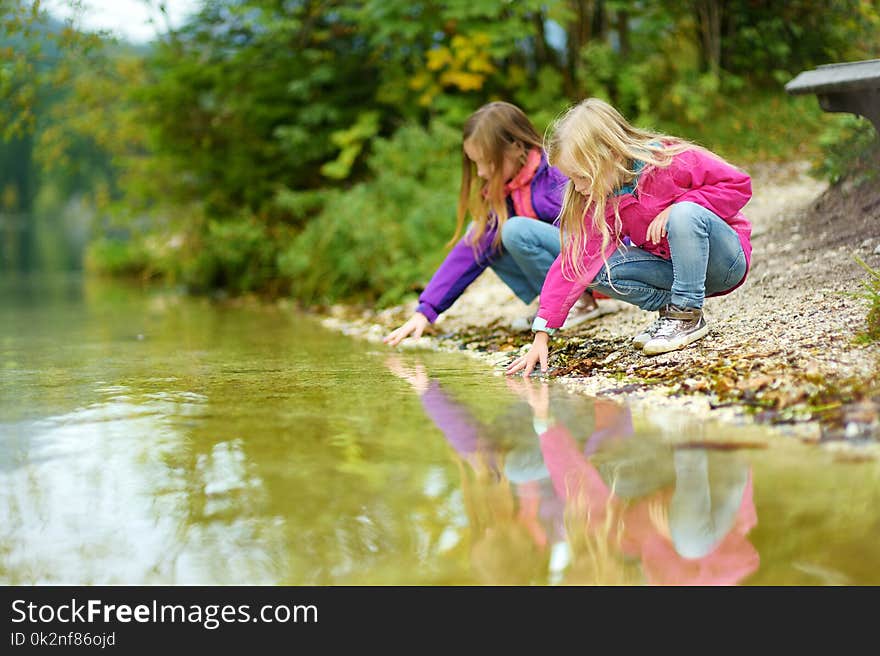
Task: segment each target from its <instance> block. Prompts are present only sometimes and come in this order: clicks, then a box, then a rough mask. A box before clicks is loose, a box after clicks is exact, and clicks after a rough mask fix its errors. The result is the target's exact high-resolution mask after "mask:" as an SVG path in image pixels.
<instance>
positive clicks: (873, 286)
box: [856, 257, 880, 342]
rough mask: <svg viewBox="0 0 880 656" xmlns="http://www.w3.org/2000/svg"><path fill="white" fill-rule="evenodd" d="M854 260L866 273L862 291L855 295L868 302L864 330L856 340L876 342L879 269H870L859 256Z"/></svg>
mask: <svg viewBox="0 0 880 656" xmlns="http://www.w3.org/2000/svg"><path fill="white" fill-rule="evenodd" d="M856 262H858V263H859V265H860V266H861V267H862V268H863V269H864V270H865V271H867V273H868V278H867V280H865V281H864V282H863V283H862V287H863V288H864V291H863V292H861V293H858V294H856V295H857V296H859V297H861V298H865V299H867V300H868V302H869V303H870V306H869V307H868V315H867V316H866V317H865V323H866V326H865V331H864V332H863V333H861V334H860V335H859V337H858V340H859V341H861V342H876V341H878V340H880V270H877V269H872V268H871V267H870V266H868V264H867V263H865V261H864V260H862V259H861V258H858V257H857V258H856Z"/></svg>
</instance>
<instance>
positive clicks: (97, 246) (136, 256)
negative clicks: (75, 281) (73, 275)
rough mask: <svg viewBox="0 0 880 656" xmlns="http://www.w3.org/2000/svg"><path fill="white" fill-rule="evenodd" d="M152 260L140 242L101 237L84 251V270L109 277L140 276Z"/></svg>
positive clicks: (148, 267)
mask: <svg viewBox="0 0 880 656" xmlns="http://www.w3.org/2000/svg"><path fill="white" fill-rule="evenodd" d="M151 265H152V258H151V257H150V254H149V253H148V252H147V249H146V248H144V245H143V243H142V242H141V241H140V240H134V239H118V238H111V237H101V238H99V239H96V240H94V241H93V242H91V243H90V244H89V246H88V248H87V249H86V255H85V268H86V270H87V271H92V272H94V273H103V274H107V275H111V276H141V275H143V274H144V272H146V271H147V270H148V269H150V267H151Z"/></svg>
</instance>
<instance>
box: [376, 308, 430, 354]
mask: <svg viewBox="0 0 880 656" xmlns="http://www.w3.org/2000/svg"><path fill="white" fill-rule="evenodd" d="M428 323H430V322H429V321H428V317H426V316H425V315H424V314H422V313H421V312H416V313H415V314H414V315H412V316H411V317H410V318H409V320H408V321H407V322H406V323H405V324H403V325H402V326H401V327H400V328H397V329H395V330H392V331H391V332H390V333H388V334H387V335H385V337H383V338H382V341H383V342H385V343H386V344H390V345H391V346H397V345H398V344H400V342H402V341H403V340H404V339H405V338H406V337H409V336H410V334H411V335H412V336H413V337H415V338H416V339H418V338H419V337H421V336H422V332H423V331H424V330H425V328H427V327H428Z"/></svg>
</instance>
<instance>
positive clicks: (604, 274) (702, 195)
mask: <svg viewBox="0 0 880 656" xmlns="http://www.w3.org/2000/svg"><path fill="white" fill-rule="evenodd" d="M549 150H550V153H551V158H552V159H553V160H554V161H555V162H556V163H557V165H558V167H559V170H560V171H562V172H563V173H564V174H566V175H568V177H569V178H570V181H569V183H568V187H567V189H566V194H565V200H564V203H563V208H562V212H561V216H560V222H561V223H560V227H561V231H562V238H563V242H564V250H563V252H562V254H561V255H560V256H559V257H558V258H557V259H556V261H555V262H554V263H553V266H552V267H551V268H550V271H549V272H548V273H547V278H546V280H545V282H544V286H543V288H542V289H541V303H540V308H539V309H538V314H537V316H536V317H535V320H534V322H533V324H532V330H533V331H535V341H534V344H533V346H532V348H531V350H530V351H529V353H527V354H526V355H524V356H522V357H520V358H517V359H516V360H514V361H513V362H512V363H511V364H510V366H509V367H508V369H507V373H509V374H512V373H516V372H518V371H520V370H524V373H525V375H529V374H530V373H531V371H532V369H534V367H535V364H536V363H538V362H540V364H541V369H542V370H544V369H546V367H547V342H548V337H549V335H550V334H551V333H552V332H553V331H554V330H555V329H556V328H558V327H559V326H560V325H561V324H562V320H564V318H565V316H566V312H567V310H568V308H569V307H571V305H572V304H573V303H574V301H575V299H577V298H579V297H580V295H581V294H582V293H583V292H584V290H585V289H588V288H589V289H594V290H596V291H599V292H602V293H603V294H606V295H608V296H610V297H612V298H615V299H619V300H622V301H626V302H628V303H632V304H634V305H637V306H638V307H640V308H642V309H643V310H650V311H657V312H659V317H658V319H657V321H655V322H654V323H653V324H651V325H650V326H648V327H647V328H646V329H645V330H643V331H642V332H641V333H640V334H639V335H637V336H636V337H635V338H634V339H633V344H634V345H635V346H636V347H637V348H640V349H642V350H643V351H644V352H645V353H646V354H656V353H665V352H667V351H672V350H675V349H680V348H683V347H685V346H687V345H688V344H691V343H692V342H694V341H696V340H698V339H700V338H702V337H703V336H705V335H706V333H707V332H708V331H709V327H708V325H707V324H706V320H705V319H704V317H703V311H702V307H703V301H704V299H705V297H706V296H717V295H720V294H726V293H728V292H731V291H733V290H734V289H735V288H736V287H738V286H739V285H741V284H742V283H743V281H744V280H745V277H746V273H747V272H748V269H749V261H750V257H751V251H752V248H751V243H750V241H749V239H750V236H751V224H750V223H749V221H748V220H747V219H746V218H745V217H744V216H743V215H742V214H741V213H740V210H741V209H742V208H743V207H744V206H745V204H746V203H747V202H748V201H749V199H750V198H751V193H752V189H751V180H750V178H749V176H748V175H747V174H745V173H743V172H742V171H740V170H739V169H737V168H735V167H734V166H731V165H730V164H728V163H727V162H725V161H723V160H722V159H720V158H719V157H717V156H716V155H713V154H712V153H710V152H708V151H706V150H704V149H702V148H699V147H697V146H695V145H694V144H691V143H688V142H686V141H684V140H682V139H677V138H674V137H668V136H666V135H662V134H657V133H653V132H648V131H646V130H640V129H638V128H635V127H633V126H632V125H630V124H629V123H628V122H627V121H626V119H624V118H623V116H621V115H620V114H619V113H618V112H617V110H615V109H614V108H613V107H611V106H610V105H609V104H607V103H605V102H603V101H601V100H599V99H597V98H590V99H588V100H585V101H583V102H582V103H580V104H579V105H577V106H575V107H574V108H572V109H571V110H569V111H568V112H567V113H566V114H565V115H564V116H563V117H562V118H561V119H560V120H559V122H558V123H557V125H556V129H555V131H554V135H553V137H552V140H551V144H550V149H549ZM625 238H628V239H629V242H630V245H624V242H623V240H624V239H625ZM561 319H562V320H561Z"/></svg>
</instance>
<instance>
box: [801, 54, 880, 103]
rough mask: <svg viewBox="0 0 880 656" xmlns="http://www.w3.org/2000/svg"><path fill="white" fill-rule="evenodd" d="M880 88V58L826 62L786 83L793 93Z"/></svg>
mask: <svg viewBox="0 0 880 656" xmlns="http://www.w3.org/2000/svg"><path fill="white" fill-rule="evenodd" d="M862 89H864V90H870V89H880V59H868V60H865V61H858V62H849V63H845V64H826V65H825V66H819V67H818V68H816V69H814V70H812V71H804V72H802V73H799V74H798V76H797V77H796V78H794V79H793V80H791V81H790V82H789V83H788V84H786V85H785V90H786V92H788V93H790V94H792V95H798V94H806V93H816V94H819V93H828V92H833V91H857V90H862Z"/></svg>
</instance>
